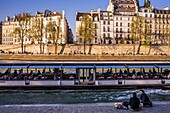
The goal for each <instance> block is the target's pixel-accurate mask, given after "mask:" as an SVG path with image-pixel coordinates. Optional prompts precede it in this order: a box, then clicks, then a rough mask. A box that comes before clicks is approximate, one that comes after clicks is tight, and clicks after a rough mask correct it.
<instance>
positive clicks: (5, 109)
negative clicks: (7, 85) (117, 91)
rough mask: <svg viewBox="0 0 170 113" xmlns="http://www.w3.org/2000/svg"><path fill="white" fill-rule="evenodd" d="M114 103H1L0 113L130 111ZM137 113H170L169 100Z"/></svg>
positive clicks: (116, 112)
mask: <svg viewBox="0 0 170 113" xmlns="http://www.w3.org/2000/svg"><path fill="white" fill-rule="evenodd" d="M113 105H114V103H98V104H68V105H65V104H55V105H1V106H0V113H131V111H130V110H118V109H116V108H114V107H113ZM138 113H170V102H154V103H153V107H152V108H142V111H139V112H138Z"/></svg>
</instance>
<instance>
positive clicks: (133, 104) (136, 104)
mask: <svg viewBox="0 0 170 113" xmlns="http://www.w3.org/2000/svg"><path fill="white" fill-rule="evenodd" d="M128 108H129V109H130V110H132V111H140V109H141V108H140V100H139V98H138V97H137V95H136V92H134V93H133V97H131V98H130V100H129V107H128Z"/></svg>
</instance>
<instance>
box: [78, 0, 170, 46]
mask: <svg viewBox="0 0 170 113" xmlns="http://www.w3.org/2000/svg"><path fill="white" fill-rule="evenodd" d="M83 14H84V13H83V12H77V13H76V31H78V28H79V26H80V25H81V20H82V16H83ZM86 14H88V15H89V16H90V17H91V19H92V20H93V21H94V23H95V26H96V32H95V37H94V39H93V40H92V41H91V42H90V43H93V44H119V43H127V44H129V43H132V41H131V40H130V39H131V35H130V31H131V23H132V20H133V18H135V16H139V17H142V18H143V19H144V24H147V27H148V29H149V30H150V34H151V36H150V38H151V39H150V40H151V42H152V43H153V44H167V43H168V41H167V38H168V29H170V26H169V22H170V19H169V16H170V10H169V8H168V7H166V8H164V9H157V8H154V6H151V1H150V0H145V1H144V5H143V6H140V5H139V1H138V0H110V1H109V5H108V7H107V10H106V11H101V10H100V8H99V9H98V10H97V11H94V10H91V11H90V12H89V13H87V12H86ZM76 33H77V32H76ZM76 40H77V43H83V39H82V38H81V37H80V36H79V34H76Z"/></svg>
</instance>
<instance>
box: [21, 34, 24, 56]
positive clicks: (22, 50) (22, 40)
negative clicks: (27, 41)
mask: <svg viewBox="0 0 170 113" xmlns="http://www.w3.org/2000/svg"><path fill="white" fill-rule="evenodd" d="M21 53H24V38H23V37H22V39H21Z"/></svg>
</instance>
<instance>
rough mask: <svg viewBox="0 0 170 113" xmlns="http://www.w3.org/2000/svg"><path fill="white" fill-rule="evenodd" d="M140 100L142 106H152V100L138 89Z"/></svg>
mask: <svg viewBox="0 0 170 113" xmlns="http://www.w3.org/2000/svg"><path fill="white" fill-rule="evenodd" d="M140 100H141V105H142V106H143V107H145V106H149V107H152V102H151V101H150V99H149V97H148V96H147V95H146V94H145V92H144V90H140Z"/></svg>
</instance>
